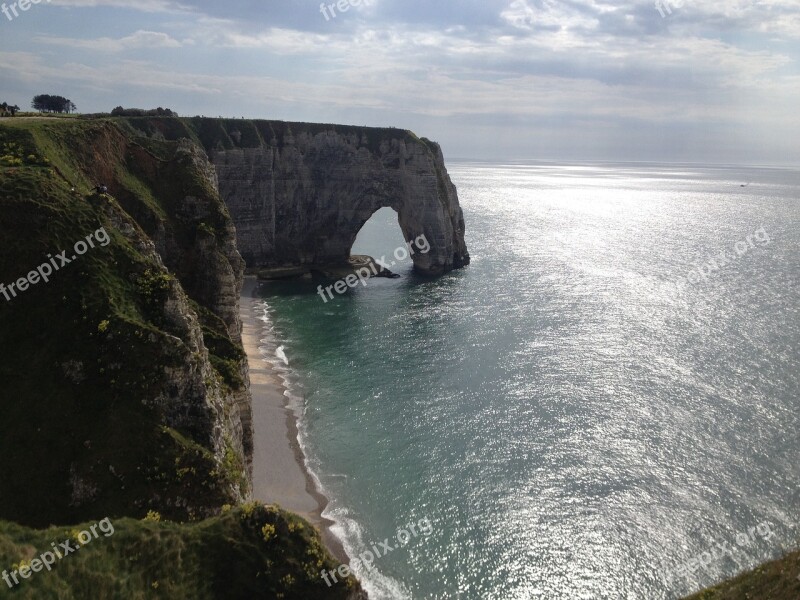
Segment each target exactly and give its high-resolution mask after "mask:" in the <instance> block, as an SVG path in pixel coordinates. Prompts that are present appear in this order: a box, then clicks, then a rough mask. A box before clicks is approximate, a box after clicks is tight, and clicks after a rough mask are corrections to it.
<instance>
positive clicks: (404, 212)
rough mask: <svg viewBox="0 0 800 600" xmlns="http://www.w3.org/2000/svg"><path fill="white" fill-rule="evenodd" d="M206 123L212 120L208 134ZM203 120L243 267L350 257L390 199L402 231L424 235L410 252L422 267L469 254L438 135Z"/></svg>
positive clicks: (454, 264)
mask: <svg viewBox="0 0 800 600" xmlns="http://www.w3.org/2000/svg"><path fill="white" fill-rule="evenodd" d="M205 121H209V120H205ZM195 127H197V124H196V123H195ZM203 127H205V128H210V127H213V128H214V131H213V133H214V135H213V137H211V136H210V135H209V133H210V132H209V131H207V130H206V131H205V132H204V131H203ZM200 129H201V131H200V137H201V139H203V141H204V144H205V145H206V150H207V152H208V154H209V157H210V158H211V161H212V163H213V164H214V166H215V167H216V170H217V175H218V179H219V191H220V195H221V197H222V198H223V200H224V201H225V203H226V204H227V206H228V209H229V211H230V213H231V216H232V218H233V220H234V223H235V225H236V231H237V238H238V246H239V251H240V252H241V254H242V256H243V258H244V259H245V261H246V262H247V266H248V267H250V268H256V267H259V268H275V267H298V266H308V267H314V266H330V265H338V264H342V263H346V262H347V260H348V258H349V256H350V249H351V247H352V246H353V243H354V242H355V239H356V236H357V235H358V232H359V230H360V229H361V227H362V226H363V225H364V223H366V222H367V220H369V218H370V217H371V216H372V215H373V213H375V211H377V210H378V209H380V208H383V207H387V206H388V207H391V208H393V209H394V210H395V211H397V214H398V221H399V224H400V228H401V229H402V231H403V235H404V237H405V239H406V240H414V239H416V238H417V237H419V236H421V235H424V236H425V238H426V239H427V240H428V242H429V244H430V247H431V250H430V252H428V253H426V254H421V253H417V254H415V255H414V256H413V260H414V266H415V268H416V270H417V271H418V272H420V273H423V274H429V275H439V274H442V273H445V272H447V271H450V270H452V269H457V268H461V267H463V266H465V265H467V264H469V254H468V252H467V248H466V244H465V243H464V217H463V214H462V211H461V207H460V206H459V203H458V196H457V195H456V189H455V186H453V184H452V182H451V181H450V177H449V176H448V174H447V170H446V169H445V166H444V160H443V158H442V153H441V149H440V148H439V146H438V144H436V143H434V142H430V141H428V140H425V139H422V140H420V139H418V138H416V137H415V136H414V135H413V134H411V133H410V132H407V131H402V130H399V129H372V128H360V127H343V126H333V125H330V126H325V125H310V124H303V123H279V122H271V121H216V122H215V123H214V124H213V125H212V124H208V123H205V124H203V126H202V127H201V128H200ZM203 133H205V134H206V135H203ZM204 138H205V139H204Z"/></svg>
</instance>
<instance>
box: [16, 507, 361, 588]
mask: <svg viewBox="0 0 800 600" xmlns="http://www.w3.org/2000/svg"><path fill="white" fill-rule="evenodd" d="M96 523H97V521H90V522H87V523H83V524H80V525H75V526H73V527H66V528H65V527H54V528H50V529H46V530H41V531H37V530H31V529H27V528H24V527H21V526H19V525H12V524H8V523H2V522H0V571H2V570H6V572H7V574H8V575H9V581H10V582H11V584H12V585H13V587H9V586H8V584H7V583H5V582H4V581H3V580H2V579H0V598H9V599H12V600H15V599H16V600H46V599H58V600H87V599H88V598H102V599H107V600H111V599H116V598H124V599H126V600H145V599H148V600H161V599H163V600H177V599H191V600H212V599H215V598H225V599H226V600H253V599H256V598H276V599H283V600H315V599H317V598H325V599H331V600H336V599H337V598H342V599H344V598H349V597H352V594H353V593H354V590H355V589H356V586H357V583H356V582H355V581H354V580H353V579H352V578H348V579H347V580H344V581H340V582H339V583H338V584H335V585H333V586H332V587H328V585H327V584H326V583H325V582H324V581H323V579H322V578H321V577H320V572H321V571H322V570H323V569H326V570H332V569H334V568H336V567H337V566H338V565H336V564H334V563H333V562H332V561H331V560H330V559H329V558H328V557H327V554H326V553H325V551H324V550H323V549H322V546H321V543H320V539H319V536H318V534H317V533H316V532H315V531H314V530H313V529H312V528H310V527H309V526H308V524H307V523H305V522H303V521H302V520H300V519H298V518H297V517H294V516H292V515H291V514H289V513H285V512H283V511H281V510H279V509H276V508H275V507H270V506H266V507H265V506H261V505H255V504H251V505H245V506H243V507H241V508H238V509H234V510H230V511H228V512H225V513H224V514H222V515H220V516H219V517H213V518H210V519H206V520H205V521H202V522H199V523H192V524H183V525H179V524H175V523H166V522H154V521H150V520H147V521H136V520H133V519H119V520H111V527H108V523H104V524H103V525H102V526H101V527H96V528H95V532H96V533H97V536H96V537H94V536H92V539H91V541H89V542H88V543H86V544H85V545H84V546H80V542H79V539H81V538H82V539H83V540H84V541H85V540H86V539H87V538H86V536H81V534H80V532H81V531H86V532H87V533H88V534H90V535H91V526H92V525H96ZM112 530H113V533H111V532H112ZM67 540H70V547H75V548H77V547H80V549H79V550H77V551H73V552H72V553H70V554H68V555H66V556H63V558H61V559H58V558H57V557H53V556H52V555H51V556H50V557H49V558H48V559H46V560H48V561H49V562H53V563H54V564H53V565H52V567H51V568H52V570H50V571H48V570H47V569H46V568H45V567H43V566H42V565H39V564H37V563H33V561H34V560H36V559H38V560H39V561H41V559H40V558H39V557H40V556H41V555H42V554H43V553H44V552H47V551H50V552H52V550H53V543H55V548H56V549H61V553H62V554H63V553H64V550H63V548H62V547H61V546H60V544H61V543H62V542H65V541H67ZM20 566H28V567H30V566H35V567H37V568H38V569H39V570H38V572H35V573H34V572H27V571H26V572H25V574H26V575H28V577H27V579H23V578H22V577H21V576H20V575H19V572H18V573H17V577H16V578H17V580H18V581H19V584H14V580H13V578H12V577H11V576H10V575H11V573H12V571H14V570H17V571H18V569H19V567H20Z"/></svg>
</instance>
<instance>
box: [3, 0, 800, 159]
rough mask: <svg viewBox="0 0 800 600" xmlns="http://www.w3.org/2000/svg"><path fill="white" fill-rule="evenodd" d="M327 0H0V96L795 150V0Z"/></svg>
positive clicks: (608, 153) (798, 41) (797, 153)
mask: <svg viewBox="0 0 800 600" xmlns="http://www.w3.org/2000/svg"><path fill="white" fill-rule="evenodd" d="M2 1H3V0H0V2H2ZM4 1H5V3H6V6H7V7H8V6H9V5H11V4H12V2H14V1H15V0H12V1H11V2H9V0H4ZM16 1H17V2H19V0H16ZM22 1H23V3H24V2H25V1H26V0H22ZM331 2H333V0H328V3H331ZM351 3H354V4H361V6H355V5H351ZM341 5H343V6H346V7H347V8H348V10H347V11H346V12H340V11H339V10H338V9H335V16H334V15H333V14H332V12H333V11H331V9H327V10H326V14H323V13H322V12H321V11H320V2H319V1H318V0H218V1H216V2H210V1H206V0H181V1H180V2H173V1H172V0H135V1H134V0H50V1H49V2H48V0H40V3H39V4H32V5H30V6H29V8H28V10H27V11H21V10H20V9H19V8H18V7H17V8H16V10H17V13H18V16H16V17H15V16H14V14H13V11H11V10H9V11H8V12H9V14H10V15H11V17H12V18H11V19H10V20H9V18H8V17H7V16H6V15H4V14H2V13H0V101H2V100H5V101H8V102H11V103H13V104H18V105H20V106H21V107H23V108H27V107H29V105H30V100H31V97H32V96H33V95H34V94H38V93H52V94H59V95H63V96H66V97H68V98H70V99H71V100H72V101H73V102H75V103H76V104H77V106H78V110H79V111H81V112H95V111H109V110H110V109H112V108H113V107H114V106H117V105H124V106H126V107H129V106H134V107H141V108H151V107H156V106H164V107H170V108H172V109H174V110H176V111H178V112H179V113H180V114H181V115H195V114H203V115H206V116H218V115H224V116H235V117H240V116H244V117H259V118H269V119H282V120H296V121H314V122H325V123H331V122H333V123H348V124H355V125H378V126H388V125H392V126H396V127H403V128H408V129H412V130H414V131H415V132H417V133H418V134H419V135H424V136H427V137H430V138H432V139H436V140H438V141H440V142H441V143H442V145H443V147H444V150H445V154H446V156H448V157H456V158H457V157H463V158H478V159H480V158H485V159H531V158H533V159H553V160H570V159H573V160H582V159H589V160H653V161H674V162H680V161H690V162H711V163H726V162H735V163H745V164H792V165H800V108H798V107H800V69H799V68H798V67H799V65H798V59H800V1H799V0H760V1H749V0H716V1H713V2H711V1H706V0H672V2H671V3H669V2H667V0H664V5H663V6H662V8H661V10H659V9H657V8H656V6H655V5H654V3H653V2H648V1H630V0H619V1H618V2H613V3H611V2H603V1H598V0H565V1H558V0H460V1H456V0H371V2H370V3H369V5H367V0H362V1H361V2H360V3H359V0H342V2H341ZM326 15H327V16H326ZM662 15H663V16H662Z"/></svg>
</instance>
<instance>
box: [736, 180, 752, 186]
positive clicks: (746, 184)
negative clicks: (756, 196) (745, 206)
mask: <svg viewBox="0 0 800 600" xmlns="http://www.w3.org/2000/svg"><path fill="white" fill-rule="evenodd" d="M748 185H750V182H749V181H748V182H747V183H743V184H742V185H740V186H739V187H747V186H748Z"/></svg>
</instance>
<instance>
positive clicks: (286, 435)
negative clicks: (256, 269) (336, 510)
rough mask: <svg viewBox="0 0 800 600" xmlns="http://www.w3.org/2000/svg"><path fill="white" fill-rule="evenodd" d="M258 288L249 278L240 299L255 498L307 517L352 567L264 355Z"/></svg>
mask: <svg viewBox="0 0 800 600" xmlns="http://www.w3.org/2000/svg"><path fill="white" fill-rule="evenodd" d="M258 286H259V282H258V280H257V279H256V278H255V277H253V276H245V278H244V284H243V286H242V293H241V297H240V300H239V314H240V318H241V321H242V345H243V346H244V350H245V353H246V354H247V362H248V368H249V375H250V394H251V396H252V410H253V498H254V499H255V500H258V501H260V502H265V503H269V504H277V505H279V506H280V507H281V508H283V509H285V510H288V511H291V512H293V513H296V514H299V515H300V516H302V517H303V518H305V519H306V520H307V521H309V522H310V523H311V524H312V525H314V526H316V527H317V529H319V531H320V535H321V537H322V541H323V543H324V544H325V546H326V548H327V549H328V551H330V553H331V554H332V555H333V556H334V558H335V559H336V560H338V561H339V562H340V563H341V564H349V563H350V559H349V557H348V555H347V552H346V551H345V549H344V545H343V544H342V542H341V540H339V538H337V537H336V536H335V535H334V533H333V531H332V530H331V526H332V525H334V524H335V523H334V522H333V521H331V520H330V519H327V518H325V517H323V516H322V513H323V511H324V510H325V508H326V507H327V506H328V502H329V501H328V498H327V497H326V496H325V495H324V494H322V493H321V492H320V490H319V489H318V488H317V485H316V483H315V481H314V478H313V476H312V475H311V473H310V472H309V471H308V468H307V467H306V461H305V454H304V453H303V449H302V448H301V447H300V442H299V441H298V433H299V432H298V426H297V417H296V416H295V414H294V412H293V411H292V410H291V409H290V408H289V406H288V404H287V396H286V391H287V389H286V386H285V385H284V383H283V381H282V380H281V378H280V376H279V374H278V373H277V372H276V371H275V369H274V368H273V367H272V365H270V364H269V363H268V362H267V361H266V360H265V359H264V356H263V355H262V353H261V340H262V339H263V338H264V336H265V332H264V324H263V322H262V321H261V316H262V314H263V312H262V310H261V309H260V308H259V307H258V304H259V302H260V298H258V297H257V296H256V295H255V291H256V290H257V288H258Z"/></svg>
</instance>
